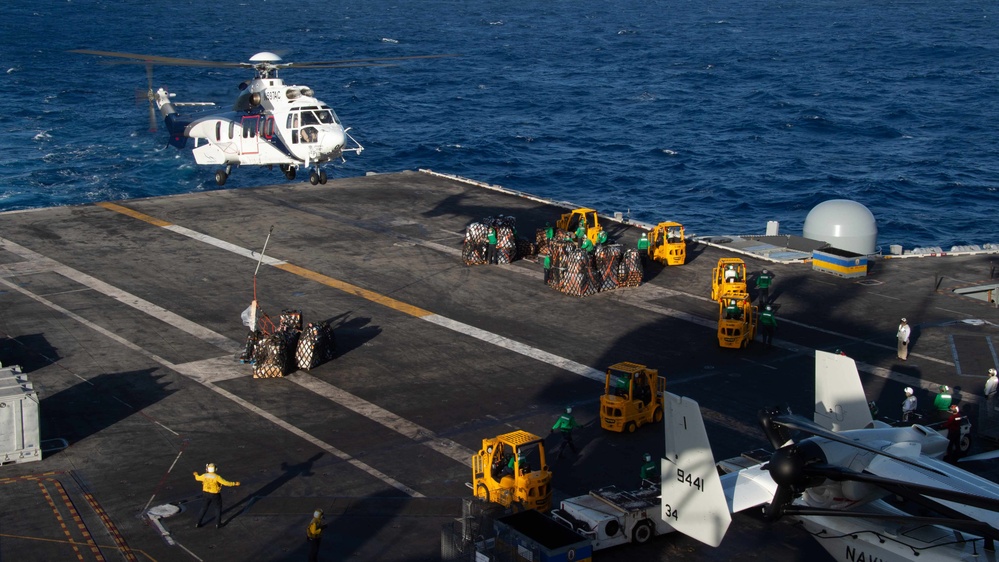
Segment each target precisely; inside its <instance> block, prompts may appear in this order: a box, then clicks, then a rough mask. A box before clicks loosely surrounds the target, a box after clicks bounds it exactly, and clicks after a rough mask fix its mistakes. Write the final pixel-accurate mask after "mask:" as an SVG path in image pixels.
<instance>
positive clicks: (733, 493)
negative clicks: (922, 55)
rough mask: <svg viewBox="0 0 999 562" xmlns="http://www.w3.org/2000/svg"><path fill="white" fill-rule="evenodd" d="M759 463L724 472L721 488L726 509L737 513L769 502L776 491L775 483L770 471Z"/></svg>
mask: <svg viewBox="0 0 999 562" xmlns="http://www.w3.org/2000/svg"><path fill="white" fill-rule="evenodd" d="M762 466H763V465H762V464H759V465H756V466H751V467H749V468H744V469H742V470H739V471H736V472H731V473H729V474H724V475H722V477H721V484H722V490H724V492H725V500H726V501H727V502H728V510H729V511H730V512H731V513H738V512H740V511H745V510H747V509H750V508H753V507H758V506H761V505H763V504H767V503H770V502H771V501H773V499H774V493H776V492H777V483H776V482H774V480H773V478H771V477H770V472H769V471H766V470H763V469H762V468H761V467H762Z"/></svg>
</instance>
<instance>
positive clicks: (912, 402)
mask: <svg viewBox="0 0 999 562" xmlns="http://www.w3.org/2000/svg"><path fill="white" fill-rule="evenodd" d="M916 405H917V401H916V396H915V395H914V394H913V390H912V387H911V386H907V387H905V400H903V401H902V421H904V422H906V423H909V422H911V421H915V420H914V419H913V418H914V416H915V415H916Z"/></svg>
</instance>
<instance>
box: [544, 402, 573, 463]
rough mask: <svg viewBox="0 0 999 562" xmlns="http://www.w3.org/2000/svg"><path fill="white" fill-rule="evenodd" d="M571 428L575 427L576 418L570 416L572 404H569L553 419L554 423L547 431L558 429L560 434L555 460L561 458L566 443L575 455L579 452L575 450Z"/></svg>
mask: <svg viewBox="0 0 999 562" xmlns="http://www.w3.org/2000/svg"><path fill="white" fill-rule="evenodd" d="M573 429H576V418H574V417H572V406H569V407H567V408H566V409H565V413H564V414H562V415H561V416H559V417H558V419H557V420H555V425H553V426H552V429H551V431H549V433H553V432H555V431H558V432H559V433H561V434H562V444H561V445H559V448H558V453H557V454H556V455H555V460H558V459H561V458H562V453H563V452H565V447H566V445H568V446H569V448H570V449H572V452H573V453H575V454H577V455H578V454H579V451H577V450H576V444H575V443H573V442H572V430H573Z"/></svg>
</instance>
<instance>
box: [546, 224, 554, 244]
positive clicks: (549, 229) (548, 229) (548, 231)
mask: <svg viewBox="0 0 999 562" xmlns="http://www.w3.org/2000/svg"><path fill="white" fill-rule="evenodd" d="M553 238H555V229H554V228H552V225H551V223H549V222H546V223H545V240H551V239H553Z"/></svg>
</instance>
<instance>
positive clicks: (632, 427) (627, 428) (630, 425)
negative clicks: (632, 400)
mask: <svg viewBox="0 0 999 562" xmlns="http://www.w3.org/2000/svg"><path fill="white" fill-rule="evenodd" d="M636 429H638V426H637V425H635V422H628V425H626V426H624V430H625V431H627V432H628V433H635V430H636Z"/></svg>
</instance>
